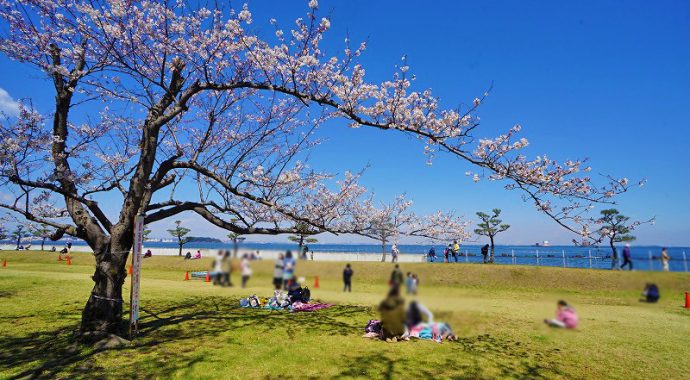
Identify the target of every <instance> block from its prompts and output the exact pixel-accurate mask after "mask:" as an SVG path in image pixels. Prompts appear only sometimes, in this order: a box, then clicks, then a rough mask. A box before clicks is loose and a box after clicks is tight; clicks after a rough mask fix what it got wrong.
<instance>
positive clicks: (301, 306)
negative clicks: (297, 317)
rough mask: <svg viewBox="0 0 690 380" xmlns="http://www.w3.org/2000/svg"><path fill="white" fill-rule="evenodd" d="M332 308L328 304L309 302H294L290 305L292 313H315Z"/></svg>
mask: <svg viewBox="0 0 690 380" xmlns="http://www.w3.org/2000/svg"><path fill="white" fill-rule="evenodd" d="M331 306H333V305H332V304H330V303H320V302H310V303H302V302H295V303H293V304H292V311H316V310H321V309H326V308H329V307H331Z"/></svg>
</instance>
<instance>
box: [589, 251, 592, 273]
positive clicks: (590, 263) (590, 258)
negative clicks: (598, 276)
mask: <svg viewBox="0 0 690 380" xmlns="http://www.w3.org/2000/svg"><path fill="white" fill-rule="evenodd" d="M589 269H592V250H591V249H590V250H589Z"/></svg>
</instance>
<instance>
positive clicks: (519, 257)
mask: <svg viewBox="0 0 690 380" xmlns="http://www.w3.org/2000/svg"><path fill="white" fill-rule="evenodd" d="M74 244H75V245H83V243H79V242H75V243H74ZM32 245H33V247H40V241H34V242H33V243H32ZM63 245H64V243H63V242H46V249H50V247H51V246H56V247H57V249H60V248H61V247H62V246H63ZM431 246H432V245H410V244H401V245H398V248H399V249H400V252H401V254H426V253H427V252H428V251H429V249H430V248H431ZM146 247H147V248H152V249H155V248H177V245H176V244H175V243H172V242H147V243H146ZM239 247H240V252H246V251H255V250H279V251H286V250H292V251H297V249H298V247H297V245H296V244H293V243H251V242H249V243H242V244H240V246H239ZM192 248H201V249H210V250H215V249H232V244H231V243H200V242H192V243H188V244H187V245H185V247H184V250H191V249H192ZM434 248H435V249H436V262H443V249H444V246H443V245H434ZM617 248H618V257H619V258H618V266H620V265H621V263H622V250H623V246H620V247H617ZM309 249H310V250H312V251H314V252H325V253H328V252H349V253H359V254H376V255H380V254H381V245H377V244H309ZM480 249H481V245H461V247H460V253H461V254H460V256H458V258H457V260H458V262H465V263H481V262H482V256H481V253H480ZM667 249H668V254H669V256H671V261H670V263H669V267H670V270H671V271H674V272H683V271H688V266H690V261H689V260H690V247H668V248H667ZM385 250H386V254H387V257H388V259H390V251H391V246H390V245H387V246H386V248H385ZM495 252H496V254H495V261H496V264H512V265H540V266H555V267H563V266H565V267H569V268H597V269H611V249H610V247H576V246H549V247H535V246H524V245H499V246H496V251H495ZM631 254H632V260H633V265H634V269H635V270H655V271H660V270H662V266H661V261H660V260H659V257H660V256H661V246H631ZM450 260H451V261H453V262H454V260H453V258H452V256H451V257H450Z"/></svg>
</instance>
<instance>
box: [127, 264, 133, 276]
mask: <svg viewBox="0 0 690 380" xmlns="http://www.w3.org/2000/svg"><path fill="white" fill-rule="evenodd" d="M127 273H129V274H132V266H131V265H130V266H129V269H128V270H127Z"/></svg>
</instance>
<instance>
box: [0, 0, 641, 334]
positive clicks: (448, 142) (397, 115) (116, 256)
mask: <svg viewBox="0 0 690 380" xmlns="http://www.w3.org/2000/svg"><path fill="white" fill-rule="evenodd" d="M317 10H318V3H317V1H316V0H311V1H310V2H309V11H308V13H307V15H306V17H303V18H300V19H298V20H296V21H295V23H294V24H293V26H292V27H291V28H290V29H285V28H284V27H281V25H280V24H279V23H278V22H277V21H276V20H273V19H271V20H270V21H269V22H270V24H271V25H272V28H274V34H273V35H271V36H268V37H264V36H262V35H260V34H258V32H254V30H255V29H256V28H255V27H254V25H253V23H254V19H253V15H252V14H251V12H250V10H249V9H248V7H247V6H246V5H245V6H243V7H242V8H241V9H239V10H232V9H221V8H212V9H209V8H205V7H199V8H192V7H190V6H189V5H188V4H186V2H174V3H169V2H158V1H150V2H133V1H130V0H90V1H85V0H0V24H2V26H1V27H0V52H2V53H3V54H4V55H6V56H7V57H9V58H11V59H14V60H17V61H19V62H22V63H24V64H26V65H29V66H33V67H35V68H36V69H38V70H39V71H41V72H43V73H44V74H45V75H46V76H47V77H48V78H49V79H50V83H51V86H50V87H51V90H50V93H46V94H36V96H44V95H45V97H46V98H50V99H54V105H53V109H52V110H51V111H50V112H47V113H46V114H45V115H44V114H43V113H41V112H39V111H38V110H36V109H35V108H34V107H33V106H32V104H31V102H30V101H29V100H24V101H23V102H22V103H21V104H20V107H19V114H18V116H16V117H10V118H8V119H7V120H6V121H5V122H4V123H3V124H2V126H1V127H0V145H1V147H0V148H1V149H0V179H1V180H2V182H0V186H2V188H3V190H7V191H8V192H11V193H13V194H14V195H15V201H14V202H7V203H2V204H0V207H2V208H4V209H5V210H7V211H8V212H12V213H15V214H17V215H19V216H21V217H24V218H25V219H28V220H30V221H33V222H37V223H42V224H45V225H48V226H50V227H52V228H54V229H55V231H56V232H55V234H54V235H53V236H52V238H55V239H57V238H60V237H62V236H64V235H65V234H67V235H70V236H73V237H76V238H79V239H83V240H85V241H86V242H87V243H88V244H89V246H90V247H91V248H92V249H93V251H94V255H95V258H96V268H95V272H94V274H93V281H94V287H93V290H92V292H91V294H90V296H89V298H88V301H87V303H86V306H85V308H84V311H83V314H82V324H81V330H82V332H99V333H105V332H117V331H118V327H119V325H120V322H121V319H122V303H123V301H122V284H123V282H124V280H125V277H126V270H125V265H126V261H127V258H128V255H129V252H130V250H131V247H132V244H133V241H134V236H133V231H134V218H135V216H136V215H145V223H147V224H150V223H155V222H157V221H161V220H164V219H167V218H171V217H175V216H176V215H178V214H180V213H183V212H192V213H196V214H197V215H199V216H200V217H202V218H204V219H205V220H207V221H208V222H210V223H212V224H214V225H216V226H218V227H221V228H223V229H226V230H228V231H230V232H234V233H238V234H243V235H246V234H280V233H296V232H297V231H296V229H295V228H294V226H295V224H296V223H298V222H302V223H306V224H308V225H310V226H311V227H312V228H314V229H316V230H318V231H321V232H333V233H341V232H349V233H360V234H364V235H366V234H367V233H370V232H371V228H372V225H375V222H376V218H378V216H377V214H376V213H362V212H368V211H371V207H370V206H371V201H370V196H369V195H367V193H366V190H365V189H364V188H363V187H361V186H360V185H359V184H358V179H359V175H355V174H351V173H345V174H344V175H342V176H334V175H332V174H330V173H324V172H320V171H317V170H315V169H312V167H311V165H310V163H309V162H308V161H307V159H306V158H307V157H308V154H307V152H308V151H309V150H310V149H312V148H313V147H314V146H316V145H318V143H319V140H318V139H316V138H315V137H314V132H315V131H316V130H317V129H318V128H319V127H321V126H322V125H323V123H324V121H326V120H329V119H338V120H344V121H345V122H346V123H348V124H349V126H350V127H352V128H360V127H364V128H376V129H380V130H385V131H390V132H391V133H402V134H406V135H409V136H413V137H415V138H417V139H419V140H420V142H421V145H423V147H424V148H423V149H424V151H425V153H426V154H427V155H428V157H429V160H430V161H431V160H432V159H433V157H434V156H435V155H437V154H438V153H440V152H445V153H448V154H451V155H454V156H457V157H459V158H461V159H462V160H464V162H465V163H467V164H468V165H469V166H470V167H471V170H469V171H468V172H467V174H468V175H469V176H471V177H472V178H473V179H474V180H475V181H479V180H481V179H482V178H485V179H488V180H493V181H499V180H500V181H503V182H505V186H506V188H507V189H518V190H520V191H522V193H523V194H524V196H525V199H527V200H530V201H531V202H533V203H534V204H535V206H536V207H537V209H538V210H539V211H541V212H543V213H545V214H546V215H548V216H549V217H550V218H552V219H553V220H554V221H556V222H557V223H559V224H560V225H562V226H563V227H565V228H566V229H568V230H571V231H573V232H577V233H579V234H582V235H583V237H585V238H587V237H589V236H590V234H591V233H590V232H589V231H590V228H589V225H590V224H591V222H592V221H593V219H592V218H589V217H587V214H586V211H587V210H588V209H589V208H590V207H592V206H593V205H594V204H597V203H610V202H612V201H613V199H614V196H615V195H616V194H619V193H621V192H624V191H626V190H627V189H628V181H627V180H626V179H622V180H618V179H614V178H610V177H604V178H603V185H599V184H597V183H595V180H594V178H592V177H591V176H590V175H589V174H588V173H589V170H590V169H589V167H585V165H584V162H583V161H567V162H565V163H563V164H561V163H558V162H556V161H554V160H552V159H550V158H547V156H538V157H536V158H534V159H531V160H530V159H528V158H526V156H524V155H523V154H521V153H520V151H521V149H522V148H524V147H525V146H526V145H527V140H526V139H524V138H518V137H517V134H518V132H519V130H520V128H519V126H515V127H513V128H512V129H511V130H510V131H508V132H507V133H506V134H504V135H500V136H498V137H496V138H482V139H475V137H474V134H475V133H476V131H477V127H478V126H479V119H478V117H477V116H476V115H475V113H476V111H477V109H478V107H479V106H480V105H481V103H482V102H483V101H484V100H485V98H486V94H484V95H483V96H482V97H479V98H477V99H475V100H474V101H473V102H472V104H471V105H470V106H469V107H457V108H447V109H446V108H443V107H442V105H441V104H440V103H439V100H438V99H437V98H436V97H434V96H433V94H432V92H431V91H430V90H423V89H415V88H413V82H414V81H415V78H414V76H412V75H410V73H409V67H408V66H407V65H406V64H404V62H403V64H402V65H400V66H399V67H398V68H397V70H396V72H395V73H393V76H392V78H391V79H389V80H386V81H383V82H378V83H377V82H374V81H369V80H368V79H367V78H366V75H365V74H366V71H365V68H364V66H363V65H362V64H361V63H359V56H360V55H361V54H362V53H363V52H364V51H365V49H366V44H364V43H362V44H360V45H359V46H356V47H352V46H351V45H350V41H346V44H345V46H344V49H343V51H342V53H339V54H335V55H327V54H326V53H325V52H324V50H323V49H322V47H321V45H322V40H323V38H324V35H325V33H326V31H327V30H328V29H329V28H330V21H329V19H328V18H324V17H320V16H318V11H317ZM249 25H252V26H251V27H249ZM75 110H80V111H81V112H75ZM189 189H196V191H195V193H196V194H198V198H197V197H194V198H190V197H189V196H188V194H189V191H185V190H189ZM106 200H107V202H108V203H109V204H110V205H111V206H112V205H113V204H114V203H117V204H120V205H121V206H120V208H119V214H118V215H117V217H115V218H113V217H112V216H111V215H108V214H107V213H106V212H105V211H104V209H103V207H102V205H103V202H106ZM372 219H373V220H372ZM455 220H456V218H455V217H454V216H452V215H447V214H442V213H439V214H434V215H431V216H428V217H418V218H415V220H410V221H409V222H408V223H407V224H406V226H407V227H406V231H407V232H406V233H409V234H412V235H415V236H440V235H443V234H446V233H447V231H448V230H449V229H448V228H446V227H447V226H446V227H443V226H442V227H439V223H440V224H441V225H443V224H444V223H450V222H452V221H455ZM451 224H455V222H452V223H451Z"/></svg>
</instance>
